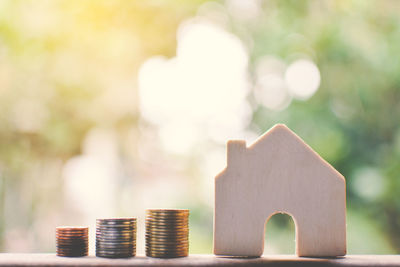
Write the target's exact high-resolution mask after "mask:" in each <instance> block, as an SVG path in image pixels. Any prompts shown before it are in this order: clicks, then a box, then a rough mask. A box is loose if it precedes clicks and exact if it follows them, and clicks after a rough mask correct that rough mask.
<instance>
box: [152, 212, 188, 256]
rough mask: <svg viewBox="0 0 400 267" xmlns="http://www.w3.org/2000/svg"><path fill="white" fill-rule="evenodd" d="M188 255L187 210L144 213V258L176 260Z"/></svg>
mask: <svg viewBox="0 0 400 267" xmlns="http://www.w3.org/2000/svg"><path fill="white" fill-rule="evenodd" d="M188 254H189V210H181V209H150V210H147V211H146V256H148V257H154V258H178V257H186V256H187V255H188Z"/></svg>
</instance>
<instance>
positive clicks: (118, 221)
mask: <svg viewBox="0 0 400 267" xmlns="http://www.w3.org/2000/svg"><path fill="white" fill-rule="evenodd" d="M135 254H136V218H113V219H97V220H96V256H97V257H105V258H129V257H133V256H135Z"/></svg>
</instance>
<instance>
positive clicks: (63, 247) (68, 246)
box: [56, 226, 89, 257]
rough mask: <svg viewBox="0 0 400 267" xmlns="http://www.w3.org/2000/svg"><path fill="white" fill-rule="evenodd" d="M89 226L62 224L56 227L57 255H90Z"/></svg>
mask: <svg viewBox="0 0 400 267" xmlns="http://www.w3.org/2000/svg"><path fill="white" fill-rule="evenodd" d="M88 229H89V228H88V227H69V226H60V227H57V228H56V242H57V256H62V257H82V256H87V255H88V232H89V231H88Z"/></svg>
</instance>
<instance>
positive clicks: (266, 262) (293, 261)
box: [0, 253, 400, 267]
mask: <svg viewBox="0 0 400 267" xmlns="http://www.w3.org/2000/svg"><path fill="white" fill-rule="evenodd" d="M161 265H162V266H197V267H200V266H281V267H283V266H285V267H288V266H293V267H300V266H342V267H343V266H351V267H369V266H377V267H379V266H387V267H389V266H390V267H394V266H400V255H350V256H345V257H338V258H304V257H302V258H299V257H296V256H290V255H273V256H267V257H261V258H227V257H216V256H213V255H191V256H189V257H186V258H178V259H153V258H146V257H144V256H137V257H134V258H129V259H105V258H96V257H94V256H88V257H82V258H62V257H57V256H56V255H55V254H12V253H0V266H97V267H99V266H161Z"/></svg>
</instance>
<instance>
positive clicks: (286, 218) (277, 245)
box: [263, 212, 296, 255]
mask: <svg viewBox="0 0 400 267" xmlns="http://www.w3.org/2000/svg"><path fill="white" fill-rule="evenodd" d="M295 251H296V224H295V220H294V218H293V217H292V216H291V215H290V214H288V213H283V212H276V213H274V214H272V215H271V216H270V217H269V218H268V219H267V220H266V222H265V226H264V253H263V254H264V255H274V254H295Z"/></svg>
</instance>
